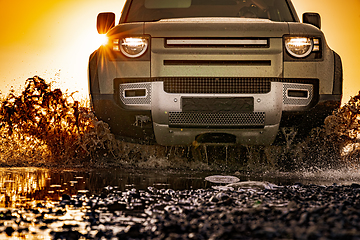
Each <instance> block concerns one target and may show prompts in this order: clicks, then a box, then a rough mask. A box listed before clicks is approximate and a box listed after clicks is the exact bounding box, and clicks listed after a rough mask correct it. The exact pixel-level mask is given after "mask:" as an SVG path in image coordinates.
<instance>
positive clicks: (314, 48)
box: [284, 36, 320, 58]
mask: <svg viewBox="0 0 360 240" xmlns="http://www.w3.org/2000/svg"><path fill="white" fill-rule="evenodd" d="M284 41H285V48H286V50H287V52H288V53H289V54H290V55H291V56H292V57H295V58H305V57H307V56H309V55H310V54H311V53H312V52H319V51H320V39H319V38H312V37H299V36H288V37H285V38H284Z"/></svg>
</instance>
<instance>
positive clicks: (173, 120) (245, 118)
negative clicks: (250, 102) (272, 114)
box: [169, 112, 265, 128]
mask: <svg viewBox="0 0 360 240" xmlns="http://www.w3.org/2000/svg"><path fill="white" fill-rule="evenodd" d="M264 125H265V113H264V112H251V113H199V112H169V126H170V127H199V128H207V127H210V128H228V127H236V128H250V127H263V126H264Z"/></svg>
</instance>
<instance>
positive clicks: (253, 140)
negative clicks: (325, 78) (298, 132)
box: [92, 78, 341, 146]
mask: <svg viewBox="0 0 360 240" xmlns="http://www.w3.org/2000/svg"><path fill="white" fill-rule="evenodd" d="M197 80H199V79H197ZM218 80H219V82H220V83H221V82H222V81H225V80H226V81H228V80H229V79H225V80H224V79H218ZM243 80H244V79H243ZM250 80H251V81H252V82H254V79H250ZM263 80H264V81H263V82H262V83H261V84H260V85H261V86H262V87H260V88H261V89H262V90H261V89H260V90H259V86H256V87H255V88H254V89H257V91H258V92H257V93H244V92H242V93H241V92H239V91H235V90H233V91H232V93H218V92H219V91H218V90H217V91H216V92H217V93H214V92H212V93H210V92H209V90H207V93H201V94H199V92H195V93H194V92H193V93H184V91H185V90H183V87H182V86H181V84H180V85H179V84H177V85H176V84H175V85H172V86H170V87H169V86H168V85H169V82H168V81H169V79H146V81H145V79H142V80H141V79H137V80H134V79H133V80H132V81H129V80H125V79H115V81H114V86H115V94H114V95H96V96H95V97H94V96H93V98H92V102H93V106H94V110H95V113H96V115H97V116H98V117H100V118H101V119H102V120H104V121H106V122H108V123H109V125H110V127H111V130H112V132H113V133H115V134H116V135H118V136H121V138H122V139H124V140H127V141H129V140H132V141H135V142H141V143H154V142H157V143H158V144H160V145H169V146H170V145H189V144H192V143H194V141H195V142H198V143H206V144H210V143H217V144H224V143H226V144H229V143H233V144H244V145H270V144H271V143H273V142H274V140H275V138H276V136H277V133H278V130H279V127H280V126H287V125H291V126H292V127H294V126H295V127H296V126H300V127H301V128H304V126H309V123H311V126H313V125H314V123H316V124H320V125H321V124H322V123H323V120H324V118H325V117H326V116H327V115H329V114H330V113H331V112H332V111H333V110H334V109H335V108H336V107H338V106H339V104H340V100H341V96H335V95H334V96H333V95H327V98H325V96H319V95H318V94H316V93H317V92H318V90H317V89H318V81H317V80H316V79H305V80H304V79H275V78H274V79H266V80H265V79H263ZM172 81H174V79H172ZM244 81H245V80H244ZM175 82H176V81H175ZM266 82H268V83H269V84H270V85H269V87H267V86H266V85H267V84H265V83H266ZM177 83H178V82H177ZM187 83H188V82H187ZM245 85H246V84H245ZM174 86H175V87H174ZM219 86H220V87H221V86H222V85H221V84H219ZM219 86H217V87H219ZM208 87H209V86H208ZM213 87H214V86H213ZM233 87H234V86H233ZM247 87H248V86H247ZM211 88H212V87H210V89H211ZM215 88H216V86H215ZM235 88H236V86H235ZM240 88H242V87H240ZM191 89H194V88H191ZM207 89H209V88H207ZM246 89H248V88H246ZM135 90H139V92H140V95H141V96H136V94H135V96H134V95H131V94H130V95H129V94H128V93H129V92H130V93H134V92H135ZM140 90H141V91H140ZM255 92H256V91H255ZM329 96H330V97H329ZM188 99H190V101H188ZM203 99H205V100H206V101H203ZM218 99H220V100H221V101H220V102H219V101H218ZM236 99H246V101H248V100H249V99H250V101H252V104H251V103H250V105H251V106H250V107H249V106H247V107H240V108H239V107H238V106H234V107H235V108H233V107H231V106H230V107H229V105H232V104H231V102H234V103H236V104H238V105H239V104H241V103H244V104H245V105H246V104H247V102H246V101H245V102H244V101H237V100H236ZM223 100H225V102H222V101H223ZM197 101H198V102H199V107H197V104H196V103H197ZM186 102H187V103H189V102H190V103H191V104H190V106H189V105H186V104H185V103H186ZM212 103H213V104H212ZM222 103H225V104H226V105H224V106H221V104H222ZM184 104H185V105H184ZM204 104H207V105H208V106H206V105H204ZM219 104H220V106H219ZM200 105H201V106H200ZM212 105H214V106H212ZM216 105H218V106H216ZM319 108H321V109H322V111H321V114H320V112H317V110H316V109H319ZM204 109H205V110H204ZM306 122H307V123H306ZM304 123H305V125H304ZM316 124H315V125H316Z"/></svg>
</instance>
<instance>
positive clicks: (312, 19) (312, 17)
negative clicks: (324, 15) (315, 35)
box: [303, 12, 321, 29]
mask: <svg viewBox="0 0 360 240" xmlns="http://www.w3.org/2000/svg"><path fill="white" fill-rule="evenodd" d="M303 23H309V24H311V25H314V26H315V27H317V28H319V29H321V18H320V14H318V13H310V12H307V13H304V14H303Z"/></svg>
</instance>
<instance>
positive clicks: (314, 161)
mask: <svg viewBox="0 0 360 240" xmlns="http://www.w3.org/2000/svg"><path fill="white" fill-rule="evenodd" d="M359 122H360V94H359V95H358V96H355V97H353V98H351V100H350V101H349V103H347V104H346V105H344V106H343V107H341V108H340V109H338V110H337V111H336V112H334V113H333V115H331V116H329V117H328V118H327V119H326V120H325V123H324V127H322V128H316V129H313V130H312V131H311V133H310V134H309V136H307V137H306V138H305V139H297V138H296V135H295V132H294V131H291V132H290V133H291V135H287V136H290V137H289V141H288V142H287V143H285V144H279V145H273V146H269V147H262V146H224V147H214V146H192V147H162V146H158V145H155V146H145V145H138V144H131V143H125V142H121V141H118V140H116V139H115V137H114V135H113V134H111V132H110V129H109V127H108V125H107V124H106V123H104V122H102V121H99V120H98V119H97V118H96V117H95V115H94V114H93V112H92V111H91V108H90V107H88V106H87V104H86V103H84V102H79V101H77V100H75V99H74V98H73V96H72V94H67V93H63V92H62V91H61V90H60V89H58V88H57V89H52V86H51V84H48V83H46V82H45V80H43V79H41V78H40V77H37V76H35V77H33V78H29V79H28V80H27V81H26V84H25V90H24V91H23V92H22V93H21V94H19V95H16V94H15V93H14V91H11V92H10V93H9V94H8V95H7V96H6V97H3V98H2V99H1V101H0V136H1V138H0V146H1V147H0V165H2V166H4V165H5V166H18V165H22V166H24V165H31V166H49V165H50V166H54V165H55V166H59V165H60V166H63V165H77V164H78V165H82V166H84V165H89V166H90V165H91V166H102V165H104V166H105V167H108V166H111V165H119V164H120V165H127V166H130V167H141V168H180V169H181V168H187V169H203V170H219V169H220V170H238V171H258V172H264V171H268V170H276V171H277V170H286V171H288V170H294V169H302V168H309V167H312V168H336V167H338V166H339V165H341V166H343V165H348V166H350V167H353V166H357V165H358V163H359V156H360V141H359V140H360V131H359ZM282 132H283V133H287V134H289V131H288V130H286V129H285V130H284V131H282ZM280 133H281V131H280Z"/></svg>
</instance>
